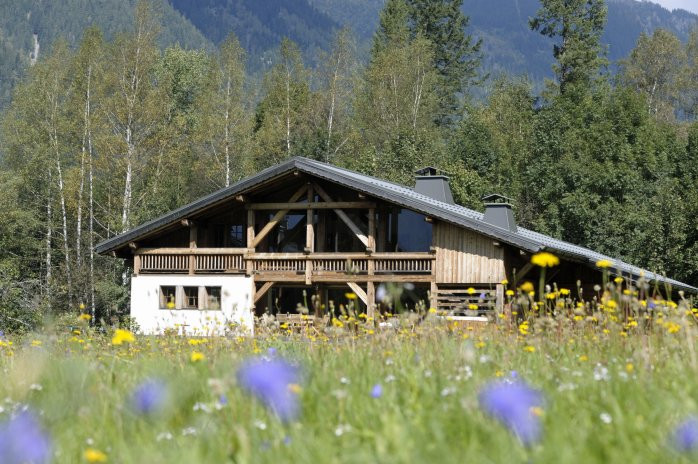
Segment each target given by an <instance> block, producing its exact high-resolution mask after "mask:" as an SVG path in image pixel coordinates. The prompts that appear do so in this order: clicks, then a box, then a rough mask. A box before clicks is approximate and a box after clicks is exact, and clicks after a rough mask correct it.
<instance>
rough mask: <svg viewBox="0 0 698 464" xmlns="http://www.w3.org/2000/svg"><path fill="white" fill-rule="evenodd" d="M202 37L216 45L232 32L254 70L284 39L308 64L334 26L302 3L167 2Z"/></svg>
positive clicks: (286, 0)
mask: <svg viewBox="0 0 698 464" xmlns="http://www.w3.org/2000/svg"><path fill="white" fill-rule="evenodd" d="M170 3H171V4H172V6H173V7H174V8H176V9H177V10H178V11H179V12H181V13H182V14H183V15H185V16H186V17H187V18H188V19H189V20H190V21H191V22H192V23H193V24H194V25H195V26H196V27H198V28H199V30H201V31H202V32H203V33H204V35H205V36H206V37H207V38H208V39H210V40H211V41H212V42H213V43H215V44H217V45H218V44H220V43H221V42H222V41H223V40H224V39H225V37H226V36H227V35H228V33H229V32H234V33H235V35H236V36H237V37H238V39H239V40H240V43H241V45H242V46H243V47H244V48H245V50H247V53H248V55H249V57H250V65H251V67H252V68H253V69H256V68H258V67H259V66H260V65H261V64H262V63H261V60H264V59H265V55H266V54H267V52H269V51H270V50H273V49H275V48H277V47H278V46H279V43H280V42H281V39H283V38H284V37H288V38H290V39H291V40H293V41H294V42H296V43H297V44H298V45H299V46H300V48H301V50H303V51H304V55H305V57H306V59H308V61H311V62H312V59H313V58H314V56H315V52H316V51H317V49H319V48H325V49H326V48H328V45H329V43H330V42H331V40H332V35H333V32H334V30H335V29H336V28H338V27H339V25H338V23H336V22H335V21H333V20H332V19H330V17H329V16H327V15H325V14H323V13H321V12H320V11H318V10H316V9H315V8H313V7H312V6H311V5H310V4H309V3H308V2H307V1H306V0H274V1H256V0H198V1H196V2H192V1H190V0H170Z"/></svg>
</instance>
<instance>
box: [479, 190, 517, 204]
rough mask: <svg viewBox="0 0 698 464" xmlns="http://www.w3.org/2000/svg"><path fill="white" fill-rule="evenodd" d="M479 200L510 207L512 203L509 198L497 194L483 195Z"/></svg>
mask: <svg viewBox="0 0 698 464" xmlns="http://www.w3.org/2000/svg"><path fill="white" fill-rule="evenodd" d="M480 200H482V201H484V202H486V203H508V204H510V205H511V204H513V203H514V201H513V200H512V199H511V198H509V197H505V196H504V195H501V194H499V193H489V194H487V195H483V196H482V197H481V198H480Z"/></svg>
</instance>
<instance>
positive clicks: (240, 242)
mask: <svg viewBox="0 0 698 464" xmlns="http://www.w3.org/2000/svg"><path fill="white" fill-rule="evenodd" d="M243 229H244V228H243V227H242V224H233V225H231V226H230V245H231V246H233V247H237V248H239V247H243V246H245V237H244V235H243V233H244V230H243Z"/></svg>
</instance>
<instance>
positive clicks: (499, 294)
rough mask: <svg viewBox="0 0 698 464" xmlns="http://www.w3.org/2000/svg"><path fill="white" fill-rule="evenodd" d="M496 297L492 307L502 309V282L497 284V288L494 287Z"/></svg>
mask: <svg viewBox="0 0 698 464" xmlns="http://www.w3.org/2000/svg"><path fill="white" fill-rule="evenodd" d="M496 292H497V293H496V297H495V301H494V308H495V309H496V310H497V311H503V310H504V285H502V284H497V289H496Z"/></svg>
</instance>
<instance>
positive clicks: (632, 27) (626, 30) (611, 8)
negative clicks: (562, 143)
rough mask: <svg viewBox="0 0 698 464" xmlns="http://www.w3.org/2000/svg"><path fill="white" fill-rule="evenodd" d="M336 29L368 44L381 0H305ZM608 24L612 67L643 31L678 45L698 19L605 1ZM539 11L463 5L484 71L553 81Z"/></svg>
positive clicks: (534, 6) (518, 0)
mask: <svg viewBox="0 0 698 464" xmlns="http://www.w3.org/2000/svg"><path fill="white" fill-rule="evenodd" d="M309 1H310V2H311V3H312V4H313V6H315V7H316V8H317V9H318V10H320V11H322V12H324V13H325V14H327V15H328V16H330V17H331V18H332V19H334V20H335V21H337V22H338V23H340V24H349V25H351V26H352V27H353V28H354V30H355V31H356V33H357V35H358V36H359V38H360V39H362V40H370V38H371V35H372V34H373V31H374V30H375V28H376V27H377V24H378V15H379V13H380V10H381V8H382V6H383V4H384V0H309ZM607 2H608V23H607V25H606V31H605V33H604V36H603V42H604V43H605V44H606V45H607V46H608V57H609V59H610V60H611V62H615V61H617V60H619V59H621V58H624V57H626V56H627V55H628V54H629V53H630V51H631V50H632V49H633V48H634V47H635V44H636V42H637V39H638V37H639V36H640V34H641V33H642V32H645V33H649V34H651V33H652V32H653V31H654V30H655V29H657V28H664V29H667V30H669V31H671V32H673V33H674V34H676V35H677V36H678V37H679V38H680V39H681V40H682V41H685V40H686V39H687V38H688V35H689V33H690V31H691V29H692V28H693V27H694V26H695V25H696V24H697V22H698V16H696V15H694V14H692V13H689V12H688V11H685V10H674V11H673V12H671V11H669V10H667V9H665V8H663V7H662V6H660V5H658V4H655V3H651V2H638V1H636V0H607ZM538 8H540V2H539V0H465V1H464V2H463V12H464V13H465V14H467V15H468V16H470V33H472V34H473V35H474V36H475V37H477V38H482V39H483V51H484V57H485V60H484V63H483V64H484V68H485V71H486V72H489V73H490V74H498V73H500V72H507V73H510V74H526V75H528V76H530V78H531V79H532V80H533V81H536V82H540V81H542V79H543V78H545V77H552V71H551V63H552V60H553V58H552V43H551V41H550V40H549V39H547V38H546V37H543V36H541V35H540V34H538V33H536V32H533V31H531V30H530V28H529V27H528V21H529V19H530V18H531V17H533V16H534V15H535V14H536V11H538Z"/></svg>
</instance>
